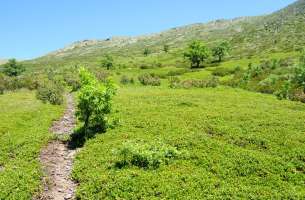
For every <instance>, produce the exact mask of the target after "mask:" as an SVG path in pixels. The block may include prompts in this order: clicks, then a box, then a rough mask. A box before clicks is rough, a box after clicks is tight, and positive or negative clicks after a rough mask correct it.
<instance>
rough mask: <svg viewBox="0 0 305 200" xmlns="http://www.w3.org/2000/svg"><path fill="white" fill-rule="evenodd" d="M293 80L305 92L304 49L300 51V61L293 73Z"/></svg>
mask: <svg viewBox="0 0 305 200" xmlns="http://www.w3.org/2000/svg"><path fill="white" fill-rule="evenodd" d="M293 79H294V82H295V83H296V84H297V85H298V86H300V87H302V88H303V91H304V92H305V49H304V50H303V52H302V55H301V57H300V63H299V65H298V66H297V68H296V70H295V74H294V78H293Z"/></svg>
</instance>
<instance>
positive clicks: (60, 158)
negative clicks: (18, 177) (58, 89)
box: [36, 94, 76, 200]
mask: <svg viewBox="0 0 305 200" xmlns="http://www.w3.org/2000/svg"><path fill="white" fill-rule="evenodd" d="M74 113H75V108H74V101H73V97H72V95H71V94H68V95H67V108H66V111H65V113H64V116H63V117H62V118H61V119H60V120H58V121H56V122H54V124H53V126H52V127H51V128H50V130H51V131H52V132H53V133H54V134H55V135H58V136H61V135H67V134H72V133H73V129H74V127H75V117H74ZM75 153H76V150H75V149H69V148H68V145H67V144H66V143H65V142H62V141H59V140H53V141H51V142H50V143H49V144H48V145H47V146H46V147H45V148H44V149H43V150H42V151H41V154H40V162H41V163H42V166H43V170H44V173H45V177H44V178H43V183H44V191H43V192H42V194H40V196H39V197H38V198H36V199H37V200H50V199H54V200H68V199H74V193H75V188H76V184H75V183H74V182H73V181H72V179H71V171H72V165H73V159H74V156H75Z"/></svg>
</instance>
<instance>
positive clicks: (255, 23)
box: [30, 0, 305, 64]
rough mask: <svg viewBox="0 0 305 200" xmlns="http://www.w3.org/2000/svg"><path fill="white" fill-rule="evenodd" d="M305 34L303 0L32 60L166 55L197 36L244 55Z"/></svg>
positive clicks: (296, 41)
mask: <svg viewBox="0 0 305 200" xmlns="http://www.w3.org/2000/svg"><path fill="white" fill-rule="evenodd" d="M304 33H305V0H299V1H296V2H295V3H293V4H291V5H289V6H288V7H286V8H284V9H281V10H279V11H277V12H275V13H272V14H270V15H265V16H258V17H241V18H236V19H232V20H224V19H221V20H216V21H212V22H209V23H198V24H192V25H188V26H183V27H178V28H172V29H170V30H167V31H164V32H161V33H156V34H151V35H144V36H138V37H113V38H108V39H104V40H84V41H78V42H75V43H73V44H71V45H69V46H67V47H65V48H63V49H60V50H57V51H54V52H51V53H49V54H47V55H46V56H43V57H40V58H38V59H35V60H32V61H30V63H32V64H47V63H49V64H50V63H69V62H72V61H73V62H74V61H79V62H81V63H88V62H89V63H90V62H96V61H97V60H98V59H100V58H101V57H102V56H103V55H104V54H106V53H107V54H108V53H109V54H113V55H115V56H118V57H125V58H126V57H137V56H142V54H143V49H144V48H149V49H150V50H151V51H152V53H154V54H162V53H163V51H162V49H163V46H164V45H165V44H167V45H170V48H171V49H174V51H179V49H182V48H184V47H185V46H186V44H187V43H188V42H190V41H191V40H194V39H200V40H203V41H205V42H206V43H207V44H208V45H211V46H212V45H213V44H215V43H216V42H218V41H220V40H228V41H230V42H231V44H232V57H244V56H251V55H257V54H260V55H261V54H265V53H272V52H289V51H294V50H298V49H300V48H303V47H304V46H305V37H304Z"/></svg>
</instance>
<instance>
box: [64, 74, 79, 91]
mask: <svg viewBox="0 0 305 200" xmlns="http://www.w3.org/2000/svg"><path fill="white" fill-rule="evenodd" d="M64 80H65V82H66V84H67V85H68V86H69V87H71V90H72V92H75V91H78V90H79V89H80V87H81V85H80V79H79V77H78V76H77V75H75V74H71V73H66V74H65V75H64Z"/></svg>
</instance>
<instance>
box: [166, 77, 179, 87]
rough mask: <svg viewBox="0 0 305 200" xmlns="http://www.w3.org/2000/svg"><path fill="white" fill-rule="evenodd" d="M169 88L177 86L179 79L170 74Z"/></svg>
mask: <svg viewBox="0 0 305 200" xmlns="http://www.w3.org/2000/svg"><path fill="white" fill-rule="evenodd" d="M168 81H169V87H170V88H179V87H180V83H181V80H180V79H179V78H178V77H175V76H171V77H169V79H168Z"/></svg>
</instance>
